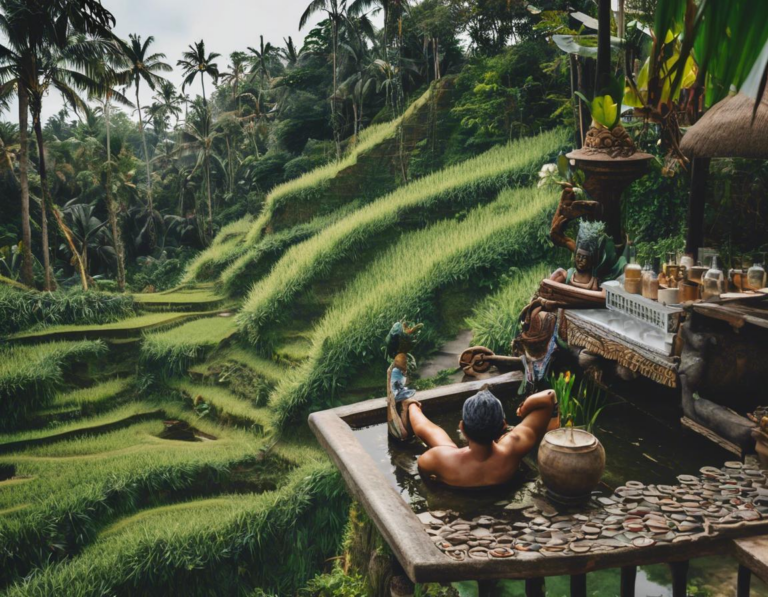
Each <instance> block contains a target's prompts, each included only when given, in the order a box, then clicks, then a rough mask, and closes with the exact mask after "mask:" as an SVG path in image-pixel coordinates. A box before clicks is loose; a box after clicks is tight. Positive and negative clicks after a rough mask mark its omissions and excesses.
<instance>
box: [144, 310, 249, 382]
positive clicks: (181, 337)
mask: <svg viewBox="0 0 768 597" xmlns="http://www.w3.org/2000/svg"><path fill="white" fill-rule="evenodd" d="M236 332H237V326H236V323H235V318H234V317H218V316H215V317H207V318H204V319H197V320H195V321H191V322H189V323H185V324H184V325H180V326H178V327H175V328H172V329H170V330H167V331H164V332H150V333H148V334H145V336H144V340H143V342H142V344H141V358H142V361H143V362H144V364H145V365H146V366H147V367H148V368H149V369H151V370H153V371H158V372H160V373H161V374H162V375H164V376H171V375H181V374H184V373H186V370H187V368H188V367H189V366H190V365H192V364H193V363H195V362H196V361H197V360H199V359H201V358H202V357H203V356H205V354H207V353H208V352H209V351H210V350H212V349H214V348H216V347H217V346H218V345H219V344H220V343H221V342H223V341H224V340H226V339H227V338H229V337H231V336H232V335H234V334H235V333H236Z"/></svg>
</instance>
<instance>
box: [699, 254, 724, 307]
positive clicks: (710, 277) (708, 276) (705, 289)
mask: <svg viewBox="0 0 768 597" xmlns="http://www.w3.org/2000/svg"><path fill="white" fill-rule="evenodd" d="M701 281H702V287H701V298H702V300H707V299H709V298H712V297H718V296H720V295H721V294H723V292H725V276H723V270H721V269H720V266H719V265H718V261H717V255H713V256H712V267H710V268H709V269H708V270H707V273H705V274H704V277H703V278H702V279H701Z"/></svg>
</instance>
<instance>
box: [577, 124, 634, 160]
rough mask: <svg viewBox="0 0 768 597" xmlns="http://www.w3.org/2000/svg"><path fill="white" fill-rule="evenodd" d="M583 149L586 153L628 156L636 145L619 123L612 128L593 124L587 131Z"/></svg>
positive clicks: (632, 153) (616, 156) (632, 152)
mask: <svg viewBox="0 0 768 597" xmlns="http://www.w3.org/2000/svg"><path fill="white" fill-rule="evenodd" d="M584 150H585V153H588V154H595V153H607V154H608V155H609V156H610V157H612V158H628V157H631V156H632V155H634V154H635V152H636V151H637V147H635V143H634V141H632V137H630V136H629V133H628V132H627V129H625V128H624V127H623V126H621V125H618V126H615V127H614V128H612V129H607V128H605V127H594V126H593V127H592V128H590V129H589V130H588V131H587V136H586V138H585V139H584Z"/></svg>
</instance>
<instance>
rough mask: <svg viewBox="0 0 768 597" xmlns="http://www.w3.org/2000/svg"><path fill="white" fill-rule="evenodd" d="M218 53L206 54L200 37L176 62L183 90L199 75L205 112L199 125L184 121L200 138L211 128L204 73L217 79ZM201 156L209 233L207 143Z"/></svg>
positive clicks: (211, 206)
mask: <svg viewBox="0 0 768 597" xmlns="http://www.w3.org/2000/svg"><path fill="white" fill-rule="evenodd" d="M220 55H221V54H216V53H215V52H211V53H210V54H208V55H207V56H206V54H205V42H204V41H203V40H202V39H201V40H200V41H199V42H197V43H195V44H194V45H191V46H189V50H188V51H186V52H184V54H182V60H179V61H178V62H177V63H176V65H177V66H180V67H182V69H183V74H184V83H183V84H182V85H181V90H182V91H184V88H185V87H186V86H187V85H190V84H192V82H193V81H194V80H195V77H196V76H197V75H198V74H199V75H200V84H201V85H202V88H203V108H204V110H205V112H206V114H205V115H203V117H202V118H199V120H200V121H201V122H200V125H199V126H196V125H195V124H194V123H189V122H187V123H186V126H187V130H188V131H190V132H192V134H194V135H197V136H199V137H200V138H202V139H207V138H208V136H209V134H210V130H211V115H210V110H209V109H208V100H207V99H206V97H205V75H208V76H209V77H211V78H212V79H213V82H214V84H215V83H216V81H218V79H219V67H218V66H217V65H216V64H215V63H214V62H213V61H214V60H215V59H216V58H218V57H219V56H220ZM198 116H199V115H198ZM203 158H204V161H205V183H206V188H207V192H208V233H209V234H211V233H213V200H212V197H211V163H210V147H209V146H208V145H207V144H206V145H205V150H204V151H203Z"/></svg>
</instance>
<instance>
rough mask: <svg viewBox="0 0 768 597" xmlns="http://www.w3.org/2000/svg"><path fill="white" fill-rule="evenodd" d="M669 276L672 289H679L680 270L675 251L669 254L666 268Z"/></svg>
mask: <svg viewBox="0 0 768 597" xmlns="http://www.w3.org/2000/svg"><path fill="white" fill-rule="evenodd" d="M664 269H665V273H666V274H667V280H668V282H667V284H668V285H669V287H670V288H677V283H678V282H679V281H680V280H679V276H678V271H679V268H678V266H677V255H676V254H675V252H674V251H670V252H669V253H667V265H666V266H665V267H664Z"/></svg>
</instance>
